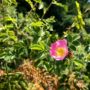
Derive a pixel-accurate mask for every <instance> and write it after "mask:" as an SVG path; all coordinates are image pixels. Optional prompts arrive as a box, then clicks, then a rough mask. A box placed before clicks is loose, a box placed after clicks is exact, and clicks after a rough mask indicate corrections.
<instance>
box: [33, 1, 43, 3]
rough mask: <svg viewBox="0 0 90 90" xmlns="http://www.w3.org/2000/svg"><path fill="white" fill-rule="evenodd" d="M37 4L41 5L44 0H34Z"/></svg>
mask: <svg viewBox="0 0 90 90" xmlns="http://www.w3.org/2000/svg"><path fill="white" fill-rule="evenodd" d="M34 1H35V2H36V3H41V1H42V0H34Z"/></svg>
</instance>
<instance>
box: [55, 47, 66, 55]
mask: <svg viewBox="0 0 90 90" xmlns="http://www.w3.org/2000/svg"><path fill="white" fill-rule="evenodd" d="M64 54H65V49H64V48H57V49H56V55H57V56H64Z"/></svg>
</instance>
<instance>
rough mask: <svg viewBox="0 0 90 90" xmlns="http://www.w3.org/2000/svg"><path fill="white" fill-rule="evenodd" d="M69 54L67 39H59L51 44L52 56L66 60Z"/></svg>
mask: <svg viewBox="0 0 90 90" xmlns="http://www.w3.org/2000/svg"><path fill="white" fill-rule="evenodd" d="M67 55H68V47H67V40H66V39H62V40H57V41H56V42H54V43H52V44H51V46H50V56H51V57H53V58H54V59H56V60H64V58H65V57H66V56H67Z"/></svg>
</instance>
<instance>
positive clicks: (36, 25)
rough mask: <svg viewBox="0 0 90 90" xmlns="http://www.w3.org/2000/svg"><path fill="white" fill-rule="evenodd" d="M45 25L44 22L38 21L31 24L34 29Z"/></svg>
mask: <svg viewBox="0 0 90 90" xmlns="http://www.w3.org/2000/svg"><path fill="white" fill-rule="evenodd" d="M42 25H43V22H42V21H37V22H32V23H31V26H33V27H40V26H42Z"/></svg>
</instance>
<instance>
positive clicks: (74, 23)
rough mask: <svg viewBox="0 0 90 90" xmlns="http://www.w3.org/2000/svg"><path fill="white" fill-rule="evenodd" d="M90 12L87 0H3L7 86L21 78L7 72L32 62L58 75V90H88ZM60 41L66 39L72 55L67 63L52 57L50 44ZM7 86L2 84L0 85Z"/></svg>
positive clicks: (0, 50)
mask: <svg viewBox="0 0 90 90" xmlns="http://www.w3.org/2000/svg"><path fill="white" fill-rule="evenodd" d="M89 11H90V3H88V2H87V0H82V1H81V0H80V2H78V1H75V0H63V1H61V0H60V1H58V0H52V1H50V0H49V1H42V0H33V1H32V0H22V1H20V0H3V1H2V3H0V68H1V69H3V70H5V71H6V73H7V74H6V75H7V78H5V80H4V83H5V82H6V84H5V85H7V87H9V86H10V85H12V84H11V83H12V82H10V83H7V82H9V81H10V80H12V81H13V82H14V81H15V80H18V79H17V78H19V77H17V78H13V77H15V76H14V75H11V77H10V76H9V75H8V73H9V72H12V71H13V70H14V69H16V68H17V67H18V66H19V65H20V64H22V63H23V60H25V59H29V60H31V61H32V62H34V63H35V66H36V67H37V68H40V69H45V71H47V72H49V73H51V74H54V75H57V76H58V78H59V81H60V83H61V84H60V85H59V89H58V90H81V89H82V90H89V87H90V70H89V67H90V65H89V64H90V61H89V60H90V35H89V34H88V33H90V30H89V28H90V13H89ZM87 32H88V33H87ZM59 39H66V40H67V43H68V49H69V53H68V56H67V57H66V58H64V59H65V60H60V61H56V60H55V59H53V58H52V57H51V56H50V45H51V44H52V43H54V42H55V41H57V40H59ZM1 77H2V76H1ZM9 77H10V79H8V78H9ZM21 79H22V81H23V78H21ZM21 79H20V80H21ZM8 80H9V81H8ZM24 81H25V80H24ZM17 82H18V83H19V81H17ZM4 83H3V81H0V85H1V86H3V85H4ZM1 86H0V88H1ZM26 86H27V87H28V85H26ZM26 86H25V87H26ZM10 88H11V87H10ZM20 88H21V89H22V87H20ZM1 89H2V90H4V89H5V88H1ZM21 89H20V90H21ZM25 89H28V88H25ZM5 90H6V89H5ZM11 90H12V88H11ZM15 90H16V89H15ZM22 90H23V89H22Z"/></svg>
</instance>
